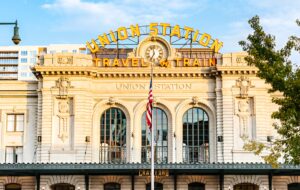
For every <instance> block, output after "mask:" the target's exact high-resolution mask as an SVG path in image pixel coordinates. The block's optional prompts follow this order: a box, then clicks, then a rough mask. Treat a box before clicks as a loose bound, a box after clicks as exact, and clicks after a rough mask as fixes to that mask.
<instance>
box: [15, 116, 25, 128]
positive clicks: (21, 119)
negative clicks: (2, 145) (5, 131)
mask: <svg viewBox="0 0 300 190" xmlns="http://www.w3.org/2000/svg"><path fill="white" fill-rule="evenodd" d="M16 131H24V115H17V122H16Z"/></svg>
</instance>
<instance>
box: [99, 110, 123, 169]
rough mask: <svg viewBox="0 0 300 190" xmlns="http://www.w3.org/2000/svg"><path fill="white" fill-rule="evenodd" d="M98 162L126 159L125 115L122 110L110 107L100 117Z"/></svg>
mask: <svg viewBox="0 0 300 190" xmlns="http://www.w3.org/2000/svg"><path fill="white" fill-rule="evenodd" d="M100 142H101V144H100V162H102V163H103V162H122V161H125V160H126V117H125V114H124V112H123V111H122V110H120V109H118V108H110V109H107V110H105V112H104V113H103V114H102V116H101V118H100Z"/></svg>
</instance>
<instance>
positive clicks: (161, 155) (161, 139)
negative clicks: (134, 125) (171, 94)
mask: <svg viewBox="0 0 300 190" xmlns="http://www.w3.org/2000/svg"><path fill="white" fill-rule="evenodd" d="M152 112H153V114H152V123H153V127H152V130H153V131H154V139H155V141H156V145H155V153H154V156H155V162H157V163H167V162H168V138H169V134H168V133H169V120H168V119H169V118H168V115H167V112H166V111H165V110H164V109H162V108H160V107H153V110H152ZM156 118H158V119H156ZM141 123H142V127H141V133H142V134H141V142H142V143H141V145H142V147H141V148H142V150H141V151H142V152H141V161H142V162H150V158H151V133H150V132H149V127H148V126H147V124H146V111H145V112H144V113H143V115H142V121H141ZM157 125H162V126H160V127H159V128H158V130H157V128H156V126H157ZM157 137H158V138H157ZM147 139H148V140H147Z"/></svg>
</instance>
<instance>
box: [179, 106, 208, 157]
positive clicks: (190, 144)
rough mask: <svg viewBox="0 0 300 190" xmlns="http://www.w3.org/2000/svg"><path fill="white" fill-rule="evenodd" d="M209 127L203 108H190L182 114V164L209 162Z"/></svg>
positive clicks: (206, 114)
mask: <svg viewBox="0 0 300 190" xmlns="http://www.w3.org/2000/svg"><path fill="white" fill-rule="evenodd" d="M195 118H196V119H195ZM201 120H202V122H201ZM195 123H196V124H195ZM209 126H210V118H209V115H208V113H207V112H206V111H205V110H204V109H203V108H201V107H192V108H190V109H188V110H186V111H185V112H184V114H183V116H182V161H183V162H186V163H195V162H209V143H210V138H209V135H210V131H209V130H210V128H209ZM201 130H202V131H201Z"/></svg>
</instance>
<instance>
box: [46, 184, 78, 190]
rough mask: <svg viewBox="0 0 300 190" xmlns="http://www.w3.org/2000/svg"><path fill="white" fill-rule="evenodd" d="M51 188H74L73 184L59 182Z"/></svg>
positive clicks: (58, 189) (55, 189)
mask: <svg viewBox="0 0 300 190" xmlns="http://www.w3.org/2000/svg"><path fill="white" fill-rule="evenodd" d="M51 190H75V186H74V185H71V184H68V183H59V184H55V185H52V186H51Z"/></svg>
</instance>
